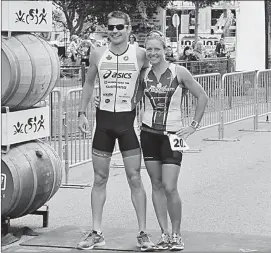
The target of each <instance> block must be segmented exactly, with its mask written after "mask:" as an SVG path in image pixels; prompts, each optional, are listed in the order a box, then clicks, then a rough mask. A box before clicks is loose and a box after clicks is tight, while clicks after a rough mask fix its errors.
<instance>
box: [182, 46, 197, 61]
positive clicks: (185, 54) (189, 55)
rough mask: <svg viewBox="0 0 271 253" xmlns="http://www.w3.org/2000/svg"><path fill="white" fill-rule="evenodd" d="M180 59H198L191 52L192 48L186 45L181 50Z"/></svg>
mask: <svg viewBox="0 0 271 253" xmlns="http://www.w3.org/2000/svg"><path fill="white" fill-rule="evenodd" d="M180 60H182V61H198V60H199V58H197V57H196V55H195V54H194V53H193V49H192V48H191V47H189V46H186V47H185V48H184V50H183V55H182V56H181V57H180Z"/></svg>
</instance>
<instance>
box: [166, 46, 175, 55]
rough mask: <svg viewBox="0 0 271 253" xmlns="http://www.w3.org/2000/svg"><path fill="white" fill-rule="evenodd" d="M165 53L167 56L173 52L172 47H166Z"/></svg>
mask: <svg viewBox="0 0 271 253" xmlns="http://www.w3.org/2000/svg"><path fill="white" fill-rule="evenodd" d="M165 53H166V55H168V56H170V55H172V53H173V51H172V48H171V47H167V48H166V51H165Z"/></svg>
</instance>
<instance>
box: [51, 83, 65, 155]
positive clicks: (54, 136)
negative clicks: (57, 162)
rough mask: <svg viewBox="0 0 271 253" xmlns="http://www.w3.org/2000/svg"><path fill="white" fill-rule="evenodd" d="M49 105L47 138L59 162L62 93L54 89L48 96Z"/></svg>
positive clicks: (61, 147)
mask: <svg viewBox="0 0 271 253" xmlns="http://www.w3.org/2000/svg"><path fill="white" fill-rule="evenodd" d="M49 105H50V126H51V135H50V138H49V143H50V145H51V146H52V147H53V148H54V149H55V150H56V151H57V152H58V155H59V157H60V159H61V160H63V146H62V137H63V132H62V105H63V104H62V93H61V91H60V90H59V89H57V88H55V89H53V90H52V91H51V93H50V94H49Z"/></svg>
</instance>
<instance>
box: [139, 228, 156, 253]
mask: <svg viewBox="0 0 271 253" xmlns="http://www.w3.org/2000/svg"><path fill="white" fill-rule="evenodd" d="M136 246H137V247H138V248H140V249H141V251H143V252H150V251H154V250H155V245H154V243H153V242H152V241H151V239H150V236H149V235H148V234H146V233H145V232H143V231H141V232H140V234H139V235H138V236H137V245H136Z"/></svg>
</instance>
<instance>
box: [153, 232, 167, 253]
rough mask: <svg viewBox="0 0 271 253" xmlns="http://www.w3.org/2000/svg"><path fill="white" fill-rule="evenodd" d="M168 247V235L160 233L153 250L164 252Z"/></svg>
mask: <svg viewBox="0 0 271 253" xmlns="http://www.w3.org/2000/svg"><path fill="white" fill-rule="evenodd" d="M169 245H170V236H169V234H165V233H162V235H161V237H160V239H159V241H158V243H157V244H156V245H155V248H156V249H158V250H166V249H168V248H169Z"/></svg>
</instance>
